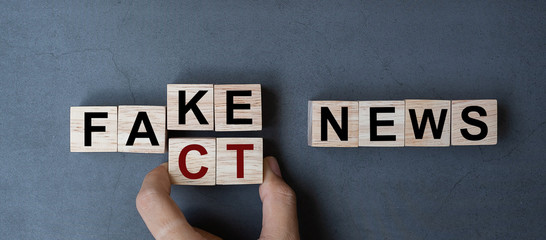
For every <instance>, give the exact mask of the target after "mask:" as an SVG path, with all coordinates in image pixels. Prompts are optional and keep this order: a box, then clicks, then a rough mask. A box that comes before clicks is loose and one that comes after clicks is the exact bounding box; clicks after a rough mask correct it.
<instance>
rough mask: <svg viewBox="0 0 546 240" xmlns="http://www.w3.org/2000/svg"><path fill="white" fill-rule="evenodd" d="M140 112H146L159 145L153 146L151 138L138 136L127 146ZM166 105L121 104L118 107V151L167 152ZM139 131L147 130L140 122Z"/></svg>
mask: <svg viewBox="0 0 546 240" xmlns="http://www.w3.org/2000/svg"><path fill="white" fill-rule="evenodd" d="M139 112H146V114H147V115H148V118H149V119H150V123H151V125H152V128H153V131H154V133H155V136H156V137H157V141H158V143H159V145H157V146H152V144H151V142H150V139H149V138H136V139H135V142H134V144H133V146H127V145H126V143H127V140H128V139H129V134H130V133H131V129H132V128H133V125H134V124H135V120H136V116H137V114H138V113H139ZM165 118H166V109H165V106H119V107H118V151H119V152H133V153H165V149H166V145H165V140H166V128H165ZM138 131H139V132H146V129H145V127H144V124H140V127H139V130H138Z"/></svg>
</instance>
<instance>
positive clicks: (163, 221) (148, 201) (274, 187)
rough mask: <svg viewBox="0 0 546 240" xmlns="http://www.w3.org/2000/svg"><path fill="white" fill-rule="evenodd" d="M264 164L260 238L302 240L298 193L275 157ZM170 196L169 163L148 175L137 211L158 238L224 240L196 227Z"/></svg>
mask: <svg viewBox="0 0 546 240" xmlns="http://www.w3.org/2000/svg"><path fill="white" fill-rule="evenodd" d="M263 165H264V182H263V183H262V185H260V190H259V192H260V199H261V200H262V204H263V214H262V215H263V219H262V232H261V235H260V239H266V240H269V239H286V240H297V239H300V237H299V230H298V216H297V211H296V194H295V193H294V191H293V190H292V188H290V186H288V184H286V182H285V181H284V180H283V179H282V175H281V170H280V168H279V164H278V162H277V160H276V159H275V158H274V157H266V158H265V159H264V164H263ZM170 193H171V182H170V179H169V173H168V169H167V163H163V164H161V165H159V166H158V167H157V168H155V169H153V170H152V171H150V172H149V173H148V174H147V175H146V177H145V178H144V181H143V182H142V187H141V188H140V192H139V193H138V195H137V197H136V207H137V210H138V212H139V213H140V216H141V217H142V220H144V223H146V226H147V227H148V229H149V230H150V232H151V233H152V235H153V236H154V237H155V238H156V239H184V240H194V239H221V238H220V237H218V236H216V235H214V234H211V233H208V232H206V231H204V230H201V229H199V228H196V227H192V226H191V225H190V224H189V223H188V221H187V220H186V218H185V217H184V214H183V213H182V211H181V210H180V208H178V206H177V205H176V203H175V202H174V201H173V199H172V198H171V196H170Z"/></svg>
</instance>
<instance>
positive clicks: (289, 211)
mask: <svg viewBox="0 0 546 240" xmlns="http://www.w3.org/2000/svg"><path fill="white" fill-rule="evenodd" d="M260 199H261V200H262V203H263V220H262V233H261V235H260V239H300V237H299V232H298V216H297V211H296V194H295V193H294V190H292V188H290V186H288V184H286V182H284V180H283V179H282V175H281V170H280V168H279V164H278V163H277V160H276V159H275V158H274V157H266V158H265V159H264V182H263V183H262V185H260Z"/></svg>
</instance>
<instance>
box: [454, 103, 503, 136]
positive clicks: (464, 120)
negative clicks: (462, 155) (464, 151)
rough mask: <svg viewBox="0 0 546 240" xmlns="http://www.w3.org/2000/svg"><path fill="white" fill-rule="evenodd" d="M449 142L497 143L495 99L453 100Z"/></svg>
mask: <svg viewBox="0 0 546 240" xmlns="http://www.w3.org/2000/svg"><path fill="white" fill-rule="evenodd" d="M451 112H452V113H451V116H452V118H451V124H452V125H451V126H452V127H451V144H452V145H455V146H462V145H495V144H497V100H496V99H485V100H454V101H452V102H451Z"/></svg>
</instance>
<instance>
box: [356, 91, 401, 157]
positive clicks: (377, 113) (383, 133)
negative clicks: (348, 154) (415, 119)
mask: <svg viewBox="0 0 546 240" xmlns="http://www.w3.org/2000/svg"><path fill="white" fill-rule="evenodd" d="M404 110H405V103H404V101H361V102H358V114H359V116H358V122H359V126H358V131H359V133H360V134H359V144H358V145H359V146H364V147H403V146H404V121H405V119H404Z"/></svg>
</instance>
